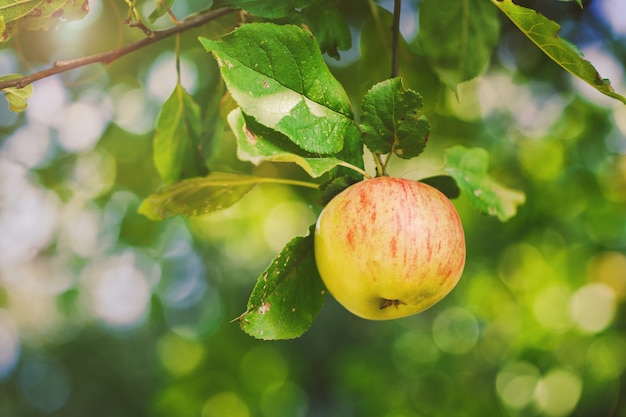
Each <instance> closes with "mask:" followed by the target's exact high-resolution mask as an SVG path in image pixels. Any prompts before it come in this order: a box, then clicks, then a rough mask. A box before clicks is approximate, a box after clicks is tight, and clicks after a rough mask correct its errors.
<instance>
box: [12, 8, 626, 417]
mask: <svg viewBox="0 0 626 417" xmlns="http://www.w3.org/2000/svg"><path fill="white" fill-rule="evenodd" d="M392 3H393V2H391V1H382V2H379V5H380V6H381V7H383V8H384V9H387V10H389V9H390V8H391V7H392ZM523 4H525V5H527V6H531V7H535V8H538V9H540V11H541V12H542V13H545V14H546V15H547V16H548V17H551V18H553V19H555V20H557V21H558V22H559V23H560V24H561V25H562V27H563V30H562V32H561V34H562V35H563V36H564V37H565V38H567V39H569V40H571V41H573V42H574V43H576V44H577V45H578V46H579V47H581V49H582V51H583V52H584V53H585V56H586V58H587V59H589V60H590V61H591V62H592V63H593V64H594V65H595V66H596V68H597V69H598V70H599V72H600V74H602V75H603V76H604V77H607V78H610V80H611V82H612V84H613V86H614V87H615V89H616V90H617V92H619V93H621V94H624V93H626V75H625V73H624V63H625V62H626V46H625V45H626V4H625V3H624V2H623V1H622V0H593V1H589V2H585V7H584V8H583V9H582V10H581V9H580V8H579V7H578V6H576V4H575V3H563V2H557V1H542V2H539V1H536V2H533V1H526V2H524V3H523ZM90 6H91V11H90V13H89V15H88V16H87V17H86V18H85V19H84V20H82V21H79V22H73V23H70V24H66V25H63V26H62V27H61V28H60V29H59V30H58V31H57V32H53V33H23V34H21V35H19V36H18V37H17V38H15V39H14V40H12V41H11V42H9V43H8V44H6V45H4V47H3V49H0V73H2V74H7V73H12V72H21V73H31V72H33V71H36V70H38V69H41V68H43V67H46V66H48V65H49V64H50V63H51V62H53V61H55V60H58V59H68V58H73V57H78V56H82V55H86V54H91V53H95V52H100V51H104V50H109V49H113V48H116V47H119V46H121V45H123V44H127V43H129V42H132V41H133V40H137V39H140V38H141V37H142V36H143V34H142V33H141V32H140V31H139V30H138V29H131V28H128V27H125V26H124V25H123V24H122V23H121V21H122V20H123V19H124V17H125V13H126V9H125V5H124V3H123V2H121V1H106V2H102V1H99V0H91V1H90ZM203 6H204V5H203V3H202V2H201V1H187V2H183V1H178V2H176V3H175V6H174V11H175V12H176V14H177V15H178V16H185V15H186V14H188V13H191V12H193V11H196V10H200V9H202V7H203ZM152 7H153V5H152V3H151V2H146V6H145V10H144V11H145V13H146V14H149V13H150V10H151V8H152ZM341 7H342V9H341V10H342V13H343V14H344V16H345V18H346V20H347V21H348V22H349V23H350V25H351V31H352V36H353V39H352V42H353V46H352V48H351V49H350V50H349V51H347V52H342V53H341V55H342V59H341V60H340V61H336V60H333V59H330V58H329V59H328V64H329V66H330V68H331V69H332V71H333V72H334V73H335V75H336V76H337V78H338V79H339V80H340V81H341V82H342V83H343V84H344V86H345V87H346V88H347V90H348V92H349V94H350V96H351V98H352V100H353V102H354V103H358V102H359V100H360V97H361V96H362V95H363V93H364V92H365V91H367V89H368V88H369V87H370V86H371V85H372V84H373V83H374V82H377V81H380V80H382V79H383V78H386V77H387V71H388V67H389V65H388V62H387V61H386V60H385V59H382V58H381V57H380V56H379V57H378V58H375V57H376V54H377V53H378V52H380V50H381V49H380V46H379V45H376V44H375V42H374V40H375V39H376V36H375V34H372V33H371V30H372V29H371V28H372V23H371V22H369V20H370V19H371V10H370V7H369V5H368V4H367V3H366V2H363V1H352V2H342V6H341ZM417 10H418V8H417V3H416V2H415V1H413V2H411V1H405V2H404V6H403V19H402V33H403V35H404V36H405V38H406V39H407V42H408V44H409V45H408V47H407V50H406V54H407V55H405V58H406V57H409V58H410V57H411V56H412V55H411V52H410V50H411V48H413V47H414V46H415V45H413V44H412V42H411V40H412V39H414V37H415V33H416V31H417V29H418V27H417V26H418V24H417ZM380 12H381V13H385V12H384V10H382V9H381V11H380ZM234 19H235V16H230V17H227V18H223V19H221V20H219V21H217V22H213V23H211V24H209V25H207V26H205V27H203V28H200V29H195V30H192V31H190V32H188V33H186V34H185V35H184V36H183V37H182V62H181V64H182V80H183V84H184V85H185V86H186V87H187V89H188V91H190V92H191V93H192V94H194V96H195V98H196V100H197V102H199V103H201V104H202V103H212V102H215V101H216V100H219V99H220V96H221V93H220V92H219V87H218V86H219V76H218V71H217V68H216V66H215V64H214V62H213V61H212V58H211V57H210V56H209V55H208V54H206V52H204V51H203V48H201V47H199V44H198V42H197V36H206V37H216V36H218V35H219V34H222V33H225V32H227V31H228V30H230V29H231V28H233V27H234V25H235V24H236V21H235V20H234ZM159 24H161V25H162V26H163V27H164V26H167V25H168V22H167V20H160V21H159V22H157V26H158V25H159ZM368 31H370V32H368ZM361 40H362V41H363V42H361ZM377 51H378V52H377ZM409 58H407V59H405V61H403V62H405V64H403V65H405V68H404V72H405V74H406V77H407V78H411V77H414V78H416V79H419V77H420V76H422V75H421V73H416V72H411V71H412V67H411V66H410V65H409V64H408V63H407V62H408V61H409ZM401 59H402V58H401ZM175 82H176V73H175V64H174V39H169V40H166V41H163V42H160V43H158V44H156V45H153V46H150V47H148V48H144V49H142V50H141V51H139V52H137V53H135V54H133V55H131V56H127V57H125V58H122V59H120V60H118V61H115V62H114V63H112V64H110V65H108V66H102V65H94V66H91V67H86V68H84V69H80V70H76V71H74V72H71V73H66V74H63V75H62V76H55V77H50V78H46V79H43V80H41V81H38V82H37V83H35V84H34V89H35V93H34V95H33V97H32V98H31V99H30V100H29V108H28V110H27V111H26V112H25V113H23V114H13V113H10V112H9V111H8V108H7V106H6V104H0V417H14V416H15V417H17V416H34V417H37V416H63V417H75V416H76V417H79V416H80V417H84V416H111V417H125V416H129V417H142V416H154V417H166V416H167V417H187V416H189V417H192V416H199V417H217V416H219V417H255V416H259V417H261V416H262V417H304V416H311V417H318V416H320V417H321V416H324V417H331V416H337V417H351V416H355V417H368V416H372V417H414V416H415V417H418V416H419V417H435V416H442V417H443V416H445V417H448V416H451V417H452V416H454V417H457V416H458V417H465V416H467V417H469V416H472V417H473V416H570V415H571V416H594V417H595V416H607V417H608V416H614V417H618V416H621V417H626V392H625V390H626V388H624V387H625V386H626V377H625V372H624V371H625V369H626V327H625V326H626V316H625V314H624V300H625V298H626V106H624V105H623V104H621V103H619V102H618V101H616V100H611V99H609V98H606V97H604V96H602V95H601V94H600V93H598V92H596V91H594V90H592V89H591V88H590V87H587V86H586V85H583V84H582V83H581V82H579V81H577V80H575V79H573V78H572V77H571V76H569V75H568V74H567V73H566V72H565V71H563V70H562V69H561V68H559V67H558V66H557V65H556V64H554V63H553V62H551V61H549V59H547V58H546V57H545V56H543V55H542V53H541V52H540V51H539V50H538V49H536V48H535V47H534V46H533V45H532V44H531V43H530V42H529V41H528V40H527V39H526V38H525V37H524V36H523V35H522V34H521V33H519V31H518V30H517V29H516V28H514V27H512V25H511V24H510V23H507V22H506V21H505V20H504V19H502V32H501V37H500V41H499V43H498V46H497V48H496V49H495V51H494V56H493V58H492V62H491V65H490V67H489V69H488V71H487V73H486V74H485V75H483V76H481V77H479V78H478V79H476V80H473V81H470V82H467V83H464V84H462V85H461V86H460V88H459V94H458V100H457V98H456V97H455V96H454V94H453V93H451V92H444V95H445V99H444V102H443V104H441V105H440V106H439V107H437V108H436V109H435V110H432V111H431V112H430V113H429V114H428V116H429V118H430V120H431V122H432V125H433V129H432V133H431V136H430V142H429V145H428V148H427V151H426V152H425V154H424V155H423V156H421V157H420V158H418V159H416V160H413V161H408V162H406V161H398V160H396V161H395V164H392V166H391V168H390V171H391V173H392V175H396V176H403V177H407V178H415V179H418V178H422V177H424V176H427V175H428V174H429V173H430V172H432V171H433V170H434V169H435V168H436V167H438V166H440V165H441V163H442V161H443V160H442V152H443V150H444V149H445V148H446V147H447V146H449V145H452V144H464V145H467V146H476V147H483V148H485V149H487V150H488V151H489V153H490V155H491V174H492V175H493V176H494V177H495V178H497V179H498V180H499V181H501V182H502V183H504V184H506V185H507V186H510V187H514V188H518V189H522V190H524V191H525V192H526V195H527V201H526V204H525V205H523V206H522V207H521V208H520V210H519V214H518V215H517V216H516V217H515V218H513V219H512V220H510V221H508V222H507V223H500V222H499V221H497V220H495V219H493V218H489V217H485V216H482V215H479V214H477V213H476V212H475V211H474V210H473V209H472V208H471V207H470V206H469V204H468V203H467V201H466V200H465V199H464V198H463V197H461V198H459V199H458V200H456V201H455V205H456V206H457V208H458V210H459V212H460V214H461V218H462V220H463V223H464V226H465V231H466V238H467V247H468V258H467V259H468V261H467V265H466V270H465V272H464V275H463V278H462V279H461V281H460V283H459V285H458V286H457V287H456V289H455V290H454V291H453V292H452V293H451V294H450V295H449V296H448V297H447V298H446V299H444V300H443V301H442V302H440V303H439V304H437V305H436V306H434V307H433V308H431V309H430V310H428V311H426V312H424V313H422V314H420V315H417V316H414V317H410V318H406V319H401V320H396V321H389V322H371V321H365V320H362V319H359V318H357V317H355V316H352V315H350V314H349V313H348V312H346V311H345V310H344V309H343V308H342V307H341V306H339V305H338V304H337V303H336V302H335V301H334V300H333V299H332V298H330V297H328V298H327V300H326V303H325V305H324V307H323V309H322V312H321V314H320V315H319V316H318V318H317V319H316V320H315V322H314V323H313V325H312V327H311V329H310V330H309V331H308V332H307V333H306V334H305V335H304V336H303V337H301V338H299V339H297V340H292V341H281V342H262V341H258V340H255V339H253V338H251V337H249V336H247V335H245V334H244V333H243V332H241V331H240V330H239V326H238V325H237V323H236V322H234V323H233V322H231V320H232V319H234V318H235V317H237V316H239V315H240V314H241V313H242V312H243V311H244V310H245V305H246V302H247V298H248V296H249V293H250V291H251V289H252V287H253V286H254V283H255V280H256V278H257V277H258V275H259V274H260V272H262V271H263V270H264V269H265V267H266V266H267V264H268V263H269V262H270V260H271V259H272V258H273V256H274V255H275V254H276V253H277V252H278V251H279V250H280V249H281V248H282V246H283V245H284V244H285V243H286V242H287V241H288V240H290V239H291V238H292V237H293V236H295V235H303V234H305V233H306V231H307V228H308V226H309V225H310V224H311V223H313V222H314V221H315V219H316V216H317V214H318V213H319V211H320V209H321V207H320V205H319V203H318V201H317V195H316V193H315V192H312V191H310V190H303V189H299V188H293V187H287V186H278V185H264V186H260V187H257V188H255V189H254V190H253V191H252V192H250V194H249V195H247V196H246V197H245V198H244V199H243V200H242V201H241V202H240V203H238V204H237V205H236V206H234V207H232V208H229V209H227V210H225V211H223V212H220V213H218V214H216V215H213V216H210V217H206V218H199V219H191V220H190V219H182V218H176V219H173V220H167V221H164V222H151V221H149V220H147V219H145V218H143V217H142V216H140V215H138V214H137V212H136V210H137V207H138V205H139V204H140V202H141V200H142V199H143V198H145V197H146V196H148V195H149V194H150V193H152V192H154V191H156V190H158V189H159V188H160V187H161V186H162V184H161V182H160V179H159V177H158V174H157V173H156V170H155V168H154V165H153V162H152V156H151V155H152V153H151V152H152V151H151V140H152V135H153V133H154V132H153V127H154V123H155V118H156V116H157V114H158V111H159V108H160V105H161V104H162V103H163V101H164V100H165V99H166V98H167V96H169V94H170V92H171V91H172V89H173V88H174V85H175ZM418 83H419V81H418ZM409 86H411V84H410V82H409ZM422 92H423V93H424V96H425V97H428V95H429V94H434V93H433V92H429V91H422ZM213 151H214V152H213V155H212V156H211V157H210V160H209V164H210V167H212V168H214V169H219V170H229V171H237V172H254V173H257V174H263V175H281V176H290V177H294V178H300V177H302V178H305V174H304V173H303V172H302V171H301V170H299V168H297V167H290V166H278V165H271V164H264V165H261V166H259V167H253V166H251V165H249V164H245V163H242V162H239V161H237V160H236V157H235V148H234V145H233V138H232V136H231V134H230V133H229V132H225V133H224V135H223V136H222V137H221V138H220V139H219V140H218V141H216V143H214V147H213ZM370 168H371V167H370Z"/></svg>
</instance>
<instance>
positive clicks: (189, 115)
mask: <svg viewBox="0 0 626 417" xmlns="http://www.w3.org/2000/svg"><path fill="white" fill-rule="evenodd" d="M201 136H202V119H201V114H200V106H198V104H196V102H195V101H194V99H193V97H191V95H190V94H189V93H187V91H185V88H184V87H183V86H182V85H181V84H180V83H178V84H177V85H176V88H175V89H174V91H173V92H172V94H171V95H170V97H169V98H168V99H167V100H166V101H165V103H163V107H162V108H161V111H160V113H159V117H158V119H157V122H156V130H155V135H154V162H155V165H156V167H157V170H158V171H159V174H160V175H161V178H163V181H165V182H166V183H167V184H170V183H172V182H175V181H179V180H181V179H184V178H190V177H196V176H200V175H206V173H207V169H206V167H205V165H204V161H203V159H202V155H201V153H200V149H199V144H200V141H201Z"/></svg>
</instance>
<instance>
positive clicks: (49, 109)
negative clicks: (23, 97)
mask: <svg viewBox="0 0 626 417" xmlns="http://www.w3.org/2000/svg"><path fill="white" fill-rule="evenodd" d="M36 90H37V93H36V94H33V96H32V97H31V98H30V99H28V108H27V109H26V117H27V118H28V120H30V121H31V122H33V123H38V124H41V125H43V126H48V127H55V126H58V123H59V120H61V117H62V112H63V110H64V109H65V106H66V105H67V101H68V98H67V90H66V89H65V87H64V86H63V82H62V81H61V79H60V78H59V77H48V78H44V79H42V80H40V81H38V82H37V89H36ZM79 125H82V124H79Z"/></svg>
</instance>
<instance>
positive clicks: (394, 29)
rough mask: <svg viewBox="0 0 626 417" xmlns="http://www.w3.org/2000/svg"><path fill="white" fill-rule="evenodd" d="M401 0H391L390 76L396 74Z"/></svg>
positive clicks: (392, 76) (395, 75)
mask: <svg viewBox="0 0 626 417" xmlns="http://www.w3.org/2000/svg"><path fill="white" fill-rule="evenodd" d="M401 8H402V0H394V2H393V25H392V26H391V33H392V38H391V78H394V77H397V76H398V43H399V40H400V9H401Z"/></svg>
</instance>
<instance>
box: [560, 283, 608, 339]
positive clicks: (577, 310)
mask: <svg viewBox="0 0 626 417" xmlns="http://www.w3.org/2000/svg"><path fill="white" fill-rule="evenodd" d="M615 309H616V300H615V292H614V291H613V289H612V288H611V287H609V286H608V285H606V284H602V283H591V284H587V285H585V286H583V287H581V288H579V289H578V291H576V292H575V293H574V295H573V296H572V299H571V303H570V313H571V315H572V318H573V320H574V321H575V322H576V324H577V325H578V327H579V328H580V329H582V330H583V331H585V332H589V333H596V332H600V331H602V330H604V329H605V328H606V327H607V326H608V325H609V324H610V323H611V321H612V320H613V316H614V315H615Z"/></svg>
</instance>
